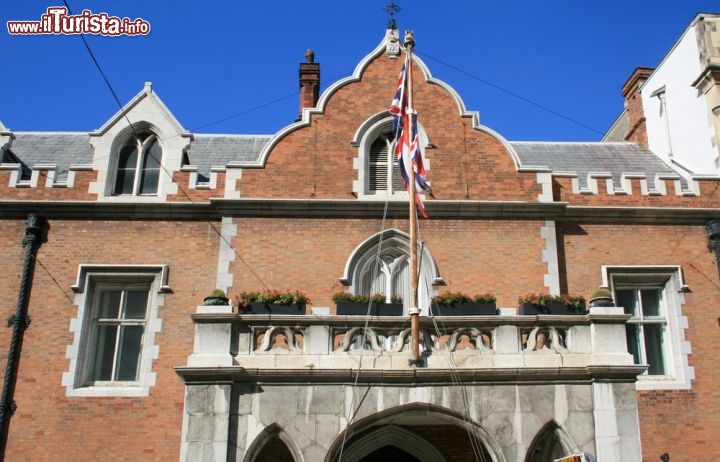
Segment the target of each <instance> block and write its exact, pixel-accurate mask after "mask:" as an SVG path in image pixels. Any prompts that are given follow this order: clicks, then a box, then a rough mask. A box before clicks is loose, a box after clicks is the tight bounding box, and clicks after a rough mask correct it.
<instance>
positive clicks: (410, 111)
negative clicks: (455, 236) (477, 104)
mask: <svg viewBox="0 0 720 462" xmlns="http://www.w3.org/2000/svg"><path fill="white" fill-rule="evenodd" d="M414 46H415V38H414V37H413V33H412V31H405V50H406V53H407V92H408V108H407V118H408V126H409V127H406V130H403V132H404V133H403V136H407V139H406V144H405V145H406V146H407V148H408V150H409V149H410V143H411V142H412V140H413V135H414V134H413V133H412V131H413V130H414V128H415V124H414V123H413V122H414V120H413V119H412V117H415V109H414V108H413V99H412V52H413V47H414ZM407 128H409V129H407ZM409 167H410V168H409V170H410V171H409V172H408V183H409V186H410V188H409V194H410V264H409V266H410V308H409V309H408V313H409V314H410V330H411V333H412V337H411V344H410V347H411V351H410V361H409V362H410V365H411V366H419V365H421V363H422V362H421V361H420V309H419V308H418V302H417V298H418V271H417V231H416V228H417V211H416V208H415V194H416V192H415V164H414V162H413V161H412V153H411V155H410V166H409Z"/></svg>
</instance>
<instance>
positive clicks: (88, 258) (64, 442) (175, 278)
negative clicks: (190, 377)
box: [0, 221, 219, 461]
mask: <svg viewBox="0 0 720 462" xmlns="http://www.w3.org/2000/svg"><path fill="white" fill-rule="evenodd" d="M0 232H1V233H2V235H3V236H5V237H6V239H4V240H2V241H1V242H2V243H1V244H0V245H1V246H2V249H3V250H4V252H3V255H4V261H3V265H2V268H1V269H0V286H1V287H2V288H3V289H4V290H3V292H4V293H5V294H7V298H6V303H5V304H4V305H3V308H2V312H0V315H2V318H3V319H7V317H9V316H10V315H11V314H12V313H14V311H15V304H16V300H17V291H18V286H19V274H20V273H21V271H22V260H23V257H24V251H23V249H22V248H21V246H20V240H21V239H22V236H23V235H24V224H23V223H22V222H20V221H17V222H16V221H2V222H0ZM170 236H172V237H170ZM218 242H219V237H218V235H217V234H216V232H214V231H213V230H212V229H211V227H210V225H209V224H208V223H202V222H201V223H175V222H172V223H169V222H130V221H95V222H91V221H50V232H49V235H48V242H47V243H45V244H44V245H43V246H42V247H41V248H40V251H39V254H38V265H37V267H36V270H35V279H34V284H33V288H32V295H31V298H30V307H29V314H30V317H31V318H32V324H31V325H30V327H29V329H28V330H27V331H26V333H25V338H24V342H23V345H22V348H23V349H22V356H21V359H20V372H19V376H18V380H17V388H16V392H15V401H16V403H17V406H18V408H17V412H16V414H15V415H14V416H13V417H12V418H11V420H10V432H9V441H8V450H7V454H8V456H7V459H6V460H24V461H47V460H73V461H97V460H100V459H102V460H114V461H120V460H125V461H149V460H177V457H178V454H179V452H180V440H181V437H180V432H181V430H182V411H183V397H184V392H183V390H184V386H183V384H182V382H181V380H180V379H179V378H178V377H177V375H176V374H175V373H174V371H173V367H174V366H177V365H183V364H185V363H186V361H187V356H188V355H189V354H190V353H191V352H192V344H193V324H192V321H191V320H190V314H191V313H193V312H194V311H195V307H196V306H197V305H199V304H201V303H202V299H203V297H204V296H205V295H206V294H207V293H208V292H209V291H210V290H212V288H214V284H215V272H216V264H217V261H216V255H217V251H218V249H217V247H218ZM80 263H107V264H138V263H163V264H168V265H169V268H170V271H169V285H170V286H171V288H172V289H173V291H172V293H169V294H166V295H165V304H164V306H162V307H160V310H159V314H158V317H159V319H160V320H161V321H162V329H161V331H160V332H158V333H157V334H156V337H155V341H156V345H158V346H159V358H158V359H157V360H155V361H154V362H153V367H152V370H153V372H155V373H157V384H156V385H155V386H153V387H151V389H150V395H149V396H148V397H142V398H120V397H115V398H113V397H110V398H87V397H76V398H68V397H66V395H65V392H66V389H65V388H64V387H62V386H61V379H62V375H63V372H66V371H68V370H69V359H67V358H66V357H65V352H66V348H67V347H68V346H69V345H70V344H71V343H72V333H71V332H70V331H69V320H70V319H71V318H74V317H76V315H77V307H76V305H74V304H73V296H74V294H73V292H72V291H71V290H70V286H71V285H72V284H74V283H75V279H76V277H77V271H78V264H80ZM10 331H11V330H10V329H1V330H0V351H1V352H2V354H3V355H4V354H6V353H5V352H6V351H7V348H8V345H9V334H10ZM3 370H4V368H3Z"/></svg>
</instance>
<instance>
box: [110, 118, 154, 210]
mask: <svg viewBox="0 0 720 462" xmlns="http://www.w3.org/2000/svg"><path fill="white" fill-rule="evenodd" d="M161 160H162V147H161V146H160V143H159V142H158V139H157V137H156V136H155V135H154V134H152V133H150V132H141V133H139V134H138V135H137V136H133V137H132V138H130V139H129V140H128V141H127V142H126V143H125V145H124V146H123V147H122V148H121V149H120V153H119V155H118V163H117V172H116V176H115V187H114V188H113V195H116V196H120V195H132V196H141V195H156V194H157V191H158V181H159V179H160V161H161Z"/></svg>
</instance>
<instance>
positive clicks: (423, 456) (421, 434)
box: [325, 403, 505, 462]
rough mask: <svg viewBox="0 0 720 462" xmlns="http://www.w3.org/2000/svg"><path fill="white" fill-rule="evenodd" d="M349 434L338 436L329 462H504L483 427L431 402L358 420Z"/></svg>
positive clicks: (409, 405)
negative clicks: (380, 461) (339, 461)
mask: <svg viewBox="0 0 720 462" xmlns="http://www.w3.org/2000/svg"><path fill="white" fill-rule="evenodd" d="M348 432H349V433H348V434H347V435H346V436H343V434H342V433H341V434H339V435H338V436H337V438H336V440H335V442H334V443H333V444H332V446H331V447H330V450H329V451H328V453H327V456H326V458H325V462H334V461H337V460H342V462H364V461H371V460H393V461H405V460H407V461H418V462H448V461H480V462H505V458H504V455H503V453H502V449H501V447H500V446H499V445H498V444H497V442H496V441H495V440H494V438H493V437H492V435H490V434H489V433H488V432H487V431H486V430H485V429H484V428H482V426H480V425H478V424H477V423H475V422H472V421H470V420H468V419H467V416H463V415H462V414H459V413H457V412H456V411H453V410H451V409H447V408H444V407H440V406H435V405H428V404H427V403H409V404H406V405H402V406H397V407H394V408H391V409H386V410H384V411H381V412H378V413H376V414H373V415H370V416H368V417H365V418H364V419H361V420H359V421H357V422H355V423H354V424H353V425H352V426H351V427H350V429H349V430H348ZM386 455H387V457H386Z"/></svg>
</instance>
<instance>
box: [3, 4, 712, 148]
mask: <svg viewBox="0 0 720 462" xmlns="http://www.w3.org/2000/svg"><path fill="white" fill-rule="evenodd" d="M67 1H68V4H69V5H70V8H71V10H72V12H73V13H74V14H79V13H80V12H81V11H82V10H84V9H88V10H90V11H92V13H103V12H104V13H107V14H108V15H110V16H118V17H121V18H122V17H128V18H130V19H136V18H142V19H144V20H146V21H148V22H149V23H150V25H151V32H150V34H149V35H147V36H133V37H128V36H123V37H104V36H92V35H91V36H86V37H87V41H88V43H89V45H90V47H91V48H92V50H93V51H94V53H95V56H96V58H97V59H98V61H99V63H100V65H101V66H102V68H103V70H104V72H105V74H106V75H107V77H108V79H109V80H110V82H111V84H112V86H113V88H114V89H115V91H116V93H117V95H118V97H119V99H120V101H121V102H122V103H123V104H124V103H126V102H127V101H129V100H130V99H131V98H132V97H133V96H134V95H135V94H136V93H137V92H139V91H140V90H141V89H142V87H143V83H144V82H146V81H152V82H153V87H154V89H155V91H156V92H157V94H158V95H159V96H160V97H161V98H162V100H163V101H164V102H165V104H166V105H167V106H168V107H169V108H170V110H171V111H172V112H173V114H175V116H176V117H177V118H178V120H179V121H180V123H181V124H182V125H183V126H184V127H185V128H186V129H187V130H190V131H192V132H195V133H237V134H270V133H274V132H276V131H278V130H280V129H282V128H283V127H284V126H285V125H287V124H289V123H291V122H292V121H293V120H294V118H295V117H296V116H297V114H298V96H297V91H298V80H297V73H298V65H299V63H300V62H301V61H303V60H304V53H305V50H306V49H308V48H312V49H313V50H314V51H315V56H316V61H317V62H320V64H321V73H322V89H323V90H324V89H325V88H327V87H328V86H329V85H330V84H331V83H332V82H334V81H335V80H337V79H340V78H342V77H346V76H348V75H350V74H351V73H352V72H353V70H354V68H355V66H356V65H357V63H358V62H359V61H360V60H361V59H362V58H363V57H364V56H365V55H366V54H367V53H369V52H370V51H372V50H373V49H374V48H375V47H376V46H377V44H378V43H379V42H380V41H381V40H382V38H383V35H384V32H385V27H386V24H387V19H388V15H387V13H385V12H384V11H383V7H384V6H385V5H386V4H387V3H388V0H378V1H368V0H362V1H360V0H355V1H349V0H343V1H329V0H295V1H279V0H265V1H232V2H229V1H228V2H224V1H214V0H209V1H204V2H188V1H184V0H178V1H174V2H165V1H155V2H147V1H145V0H142V1H138V0H126V1H123V2H109V1H97V0H67ZM396 3H398V4H399V5H400V7H401V8H402V9H401V11H400V12H399V13H397V14H396V16H395V17H396V20H397V23H398V28H399V29H400V30H401V31H403V30H405V29H408V28H410V29H413V30H414V31H415V37H416V42H417V44H416V52H417V53H418V54H419V55H420V56H421V58H423V60H424V61H425V62H426V64H427V65H428V66H429V68H430V70H431V72H432V73H433V76H435V77H437V78H440V79H442V80H444V81H445V82H447V83H448V84H449V85H451V86H452V87H454V88H455V89H456V90H457V91H458V93H459V94H460V96H461V97H462V98H463V101H464V102H465V105H466V107H467V108H468V109H470V110H474V111H478V112H479V113H480V120H481V123H483V124H484V125H487V126H489V127H490V128H492V129H494V130H496V131H498V132H499V133H500V134H501V135H503V136H505V137H506V138H507V139H509V140H511V141H522V140H548V141H583V140H586V141H596V140H598V139H599V138H600V137H601V134H600V133H603V132H605V130H607V128H608V127H609V126H610V125H611V124H612V122H613V121H614V120H615V118H616V117H617V115H618V114H619V113H620V111H621V110H622V105H623V101H622V98H621V96H620V88H621V86H622V84H623V83H624V82H625V80H626V79H627V78H628V77H629V75H630V74H631V72H632V71H633V69H634V68H635V67H637V66H649V67H654V66H656V65H657V64H658V63H659V62H660V60H661V59H662V57H663V56H664V55H665V54H666V53H667V52H668V51H669V50H670V48H671V47H672V46H673V44H674V43H675V41H676V40H677V38H678V37H679V36H680V34H681V33H682V32H683V31H684V30H685V28H686V27H687V26H688V24H689V23H690V21H691V20H692V18H693V17H694V16H695V14H696V13H698V12H716V13H717V12H720V4H718V2H717V0H713V1H709V0H682V1H680V0H656V1H646V0H636V1H627V0H625V1H619V0H605V1H599V0H598V1H579V0H573V1H570V0H549V1H544V2H540V1H537V0H535V1H530V0H528V1H507V0H474V1H471V0H467V1H466V0H456V1H453V2H440V1H437V0H436V1H431V0H397V1H396ZM62 5H63V3H62V0H59V1H56V0H47V1H36V0H25V1H23V2H8V4H5V5H3V8H2V12H1V13H0V16H2V23H3V30H2V31H0V50H2V51H3V53H2V55H3V72H2V78H0V82H2V90H3V91H2V97H1V99H0V120H1V121H2V122H3V123H4V124H5V126H6V127H8V128H10V129H12V130H14V131H92V130H95V129H97V128H98V127H100V126H101V125H102V124H103V123H104V122H105V121H106V120H107V119H108V118H110V117H111V116H112V115H113V114H114V113H115V112H116V111H117V110H118V109H119V108H118V106H117V103H116V102H115V100H114V98H113V96H112V94H111V93H110V91H109V90H108V88H107V86H106V84H105V82H104V81H103V79H102V77H101V75H100V73H99V72H98V70H97V68H96V67H95V65H94V64H93V62H92V60H91V57H90V55H89V54H88V52H87V50H86V49H85V46H84V45H83V43H82V41H81V38H80V37H79V36H65V35H38V36H17V35H10V34H9V33H8V31H7V28H6V26H5V23H6V21H14V20H40V17H41V15H42V14H44V13H45V12H46V10H47V8H48V7H52V6H62ZM486 82H489V83H490V85H489V84H488V83H486ZM497 87H500V88H501V89H502V90H501V89H498V88H497ZM507 92H511V93H513V94H516V95H519V96H521V97H522V98H524V99H525V100H529V101H531V102H532V103H534V104H530V103H528V102H527V101H525V100H523V99H519V98H517V97H514V96H512V95H510V94H508V93H507ZM390 97H391V95H388V102H389V100H390ZM537 105H539V106H543V107H545V108H548V109H550V110H552V111H553V112H555V113H559V114H562V115H563V116H564V117H558V116H556V115H554V114H552V113H551V112H548V111H546V110H543V109H540V108H539V107H537ZM420 117H421V118H422V114H420ZM567 119H571V120H567ZM222 120H224V121H222ZM221 121H222V122H221ZM587 127H590V128H587ZM598 132H600V133H598Z"/></svg>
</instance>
